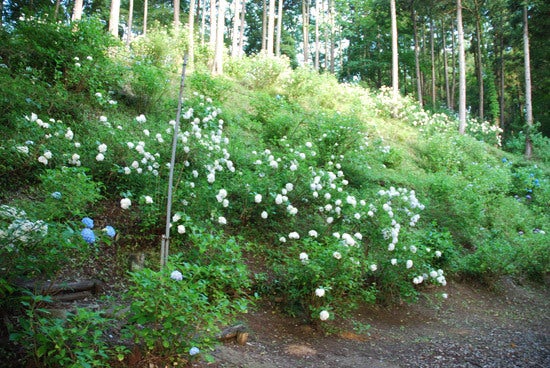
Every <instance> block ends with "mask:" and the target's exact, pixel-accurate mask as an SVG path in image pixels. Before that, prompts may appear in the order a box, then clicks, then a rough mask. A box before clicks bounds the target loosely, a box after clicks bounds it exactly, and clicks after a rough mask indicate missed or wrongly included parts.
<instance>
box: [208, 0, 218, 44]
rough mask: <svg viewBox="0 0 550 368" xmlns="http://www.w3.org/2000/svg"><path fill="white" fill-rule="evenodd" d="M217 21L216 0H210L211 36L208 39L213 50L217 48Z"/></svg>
mask: <svg viewBox="0 0 550 368" xmlns="http://www.w3.org/2000/svg"><path fill="white" fill-rule="evenodd" d="M217 22H218V18H217V17H216V0H210V37H209V39H208V44H209V45H210V48H211V49H212V50H215V49H216V34H217V29H216V28H217V27H216V25H217Z"/></svg>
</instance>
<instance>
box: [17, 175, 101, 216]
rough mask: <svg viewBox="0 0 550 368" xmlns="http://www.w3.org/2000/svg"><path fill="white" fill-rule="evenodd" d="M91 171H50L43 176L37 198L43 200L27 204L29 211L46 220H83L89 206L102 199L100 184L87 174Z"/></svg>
mask: <svg viewBox="0 0 550 368" xmlns="http://www.w3.org/2000/svg"><path fill="white" fill-rule="evenodd" d="M87 171H88V170H86V169H84V168H78V167H66V166H63V167H61V168H59V169H48V170H46V171H45V172H44V174H42V175H41V176H40V181H41V184H40V186H39V187H38V190H37V191H36V197H37V198H40V199H41V200H40V201H39V202H37V203H34V204H33V205H32V206H30V205H28V209H27V211H28V212H29V213H32V214H33V215H34V216H36V217H38V216H39V217H41V218H43V219H44V220H46V221H54V220H55V221H66V220H68V219H71V218H74V217H75V216H76V217H82V216H84V215H85V214H86V213H87V208H88V206H89V205H90V204H93V203H95V202H97V201H98V200H99V199H100V198H101V196H100V190H99V189H100V188H99V185H98V184H97V183H96V182H94V181H92V179H91V177H90V176H88V175H87V174H86V172H87Z"/></svg>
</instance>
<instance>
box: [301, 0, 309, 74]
mask: <svg viewBox="0 0 550 368" xmlns="http://www.w3.org/2000/svg"><path fill="white" fill-rule="evenodd" d="M309 10H310V8H309V0H302V32H303V42H304V65H307V64H308V63H309Z"/></svg>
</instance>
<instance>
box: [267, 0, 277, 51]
mask: <svg viewBox="0 0 550 368" xmlns="http://www.w3.org/2000/svg"><path fill="white" fill-rule="evenodd" d="M274 40H275V0H269V13H268V21H267V55H269V56H273V46H274Z"/></svg>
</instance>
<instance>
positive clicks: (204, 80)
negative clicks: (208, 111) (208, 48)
mask: <svg viewBox="0 0 550 368" xmlns="http://www.w3.org/2000/svg"><path fill="white" fill-rule="evenodd" d="M186 83H187V86H189V88H190V89H191V90H193V91H197V92H198V93H200V94H202V95H203V96H208V97H210V98H212V99H213V100H214V101H223V100H224V98H225V97H226V94H227V93H228V91H229V83H228V81H227V80H226V79H224V78H223V77H214V76H212V75H211V74H210V73H208V72H203V71H196V72H194V73H193V74H191V75H189V76H188V77H187V79H186Z"/></svg>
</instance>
